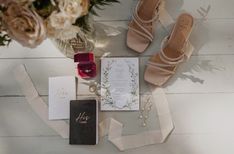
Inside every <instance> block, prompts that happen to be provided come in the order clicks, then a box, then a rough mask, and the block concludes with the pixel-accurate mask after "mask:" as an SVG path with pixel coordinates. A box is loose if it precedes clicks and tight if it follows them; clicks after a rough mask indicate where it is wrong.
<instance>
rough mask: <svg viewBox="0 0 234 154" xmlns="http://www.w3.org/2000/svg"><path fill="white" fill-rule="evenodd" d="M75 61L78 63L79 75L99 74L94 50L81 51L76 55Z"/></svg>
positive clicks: (92, 75)
mask: <svg viewBox="0 0 234 154" xmlns="http://www.w3.org/2000/svg"><path fill="white" fill-rule="evenodd" d="M74 62H75V63H78V64H77V69H78V75H79V76H80V77H81V78H84V79H89V78H93V77H95V76H96V74H97V67H96V63H95V57H94V54H93V52H79V53H77V54H76V55H74Z"/></svg>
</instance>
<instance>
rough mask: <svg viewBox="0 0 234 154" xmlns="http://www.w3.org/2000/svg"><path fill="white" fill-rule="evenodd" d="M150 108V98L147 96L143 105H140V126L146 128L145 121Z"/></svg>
mask: <svg viewBox="0 0 234 154" xmlns="http://www.w3.org/2000/svg"><path fill="white" fill-rule="evenodd" d="M151 108H152V101H151V97H150V96H148V97H147V99H146V101H145V102H144V104H142V108H141V109H140V115H139V119H141V120H142V124H141V126H143V127H146V126H147V120H148V118H149V112H150V111H151Z"/></svg>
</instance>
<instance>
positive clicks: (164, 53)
mask: <svg viewBox="0 0 234 154" xmlns="http://www.w3.org/2000/svg"><path fill="white" fill-rule="evenodd" d="M192 28H193V17H192V16H191V15H190V14H187V13H184V14H181V15H180V16H179V17H178V19H177V21H176V24H175V26H174V28H173V30H172V32H171V35H170V36H169V37H167V38H166V39H164V41H163V42H162V48H161V52H159V53H157V54H156V55H154V56H153V57H151V58H150V60H149V61H148V64H147V67H146V70H145V76H144V78H145V80H146V81H147V82H149V83H152V84H154V85H157V86H162V85H163V84H165V83H166V82H167V81H168V80H169V79H170V78H171V77H172V76H173V75H174V74H175V71H176V69H177V66H178V65H179V64H180V63H181V62H183V61H184V60H186V59H188V58H189V57H190V56H191V54H192V50H188V48H189V43H188V39H189V36H190V34H191V32H192Z"/></svg>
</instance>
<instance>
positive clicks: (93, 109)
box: [69, 100, 98, 145]
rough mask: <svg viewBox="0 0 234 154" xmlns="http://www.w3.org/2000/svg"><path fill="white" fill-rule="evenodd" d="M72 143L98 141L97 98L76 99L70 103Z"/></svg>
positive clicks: (86, 143)
mask: <svg viewBox="0 0 234 154" xmlns="http://www.w3.org/2000/svg"><path fill="white" fill-rule="evenodd" d="M69 134H70V135H69V136H70V138H69V143H70V144H79V145H95V144H97V143H98V103H97V101H96V100H74V101H71V103H70V133H69Z"/></svg>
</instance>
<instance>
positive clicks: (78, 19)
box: [0, 0, 119, 48]
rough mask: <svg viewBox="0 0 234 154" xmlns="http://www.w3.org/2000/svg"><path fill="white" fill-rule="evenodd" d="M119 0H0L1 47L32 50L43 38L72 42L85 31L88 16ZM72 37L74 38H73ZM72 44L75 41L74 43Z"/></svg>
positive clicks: (87, 25) (86, 30) (86, 29)
mask: <svg viewBox="0 0 234 154" xmlns="http://www.w3.org/2000/svg"><path fill="white" fill-rule="evenodd" d="M116 2H119V1H118V0H0V46H7V45H9V44H10V42H11V40H15V41H17V42H19V43H20V44H22V45H23V46H26V47H29V48H35V47H37V46H38V45H40V44H41V43H42V42H43V41H44V40H45V39H46V38H50V39H63V38H65V39H66V40H69V41H72V39H71V38H74V37H76V35H77V32H78V31H82V32H85V33H86V32H88V31H89V30H90V27H89V20H88V19H89V17H90V14H93V15H97V13H96V12H95V8H96V9H102V6H105V5H109V4H112V3H116ZM72 35H74V36H72ZM73 41H74V40H73Z"/></svg>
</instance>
